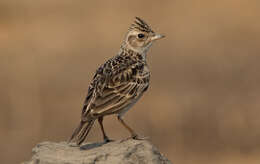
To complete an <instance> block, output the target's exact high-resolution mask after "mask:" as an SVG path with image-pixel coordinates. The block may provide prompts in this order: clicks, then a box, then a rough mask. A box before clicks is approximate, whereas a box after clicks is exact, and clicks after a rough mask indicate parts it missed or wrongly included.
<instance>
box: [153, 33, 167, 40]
mask: <svg viewBox="0 0 260 164" xmlns="http://www.w3.org/2000/svg"><path fill="white" fill-rule="evenodd" d="M164 37H165V36H164V35H161V34H155V35H154V36H153V37H152V38H151V40H152V41H154V40H158V39H162V38H164Z"/></svg>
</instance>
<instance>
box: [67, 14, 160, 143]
mask: <svg viewBox="0 0 260 164" xmlns="http://www.w3.org/2000/svg"><path fill="white" fill-rule="evenodd" d="M162 37H163V36H162V35H159V34H156V33H154V32H153V31H152V29H151V28H150V26H149V25H148V24H146V23H145V22H144V21H143V20H142V19H140V18H138V17H136V20H135V22H134V24H132V25H131V26H130V28H129V30H128V33H127V35H126V39H125V40H124V42H123V44H122V45H121V47H120V51H119V53H118V55H116V56H115V57H113V58H111V59H109V60H108V61H107V62H105V63H104V64H103V65H101V66H100V67H99V68H98V69H97V71H96V73H95V75H94V78H93V79H92V82H91V84H90V86H89V89H88V94H87V97H86V99H85V102H84V106H83V109H82V114H81V121H80V125H79V126H78V128H77V129H76V130H75V131H74V133H73V135H72V136H71V138H70V141H76V143H77V144H78V145H79V144H81V143H82V142H83V141H84V140H85V138H86V136H87V135H88V133H89V131H90V129H91V127H92V125H93V124H94V121H95V120H96V119H98V120H99V123H100V126H101V130H102V132H103V137H104V140H105V141H109V139H108V137H107V136H106V134H105V131H104V128H103V123H102V121H103V117H104V116H106V115H110V114H118V119H119V121H120V122H121V123H122V124H123V125H124V126H125V127H126V128H127V129H128V130H129V131H130V132H131V135H132V137H133V138H136V137H137V135H136V133H135V132H134V131H133V130H132V129H131V128H130V127H129V126H128V125H126V124H125V122H124V121H123V120H122V118H121V116H122V115H123V114H124V113H125V112H126V111H127V110H128V109H130V108H131V106H133V105H134V104H135V103H136V102H137V101H138V99H139V98H140V97H141V96H142V95H143V93H144V92H145V91H146V90H147V89H148V87H149V81H150V71H149V68H148V66H147V63H146V53H147V50H148V49H149V47H150V46H151V44H152V42H153V41H154V40H157V39H160V38H162Z"/></svg>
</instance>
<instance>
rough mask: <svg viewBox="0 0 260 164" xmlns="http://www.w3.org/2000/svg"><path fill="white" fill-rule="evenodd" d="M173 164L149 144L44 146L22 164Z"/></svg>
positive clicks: (134, 142) (117, 143)
mask: <svg viewBox="0 0 260 164" xmlns="http://www.w3.org/2000/svg"><path fill="white" fill-rule="evenodd" d="M146 163H149V164H170V163H171V162H170V161H169V160H168V159H167V158H165V157H164V156H162V155H161V153H160V152H159V151H158V149H157V148H155V146H153V145H152V144H151V143H150V142H149V141H147V140H132V139H129V140H124V141H114V142H109V143H106V144H104V143H86V144H85V145H82V146H81V147H77V146H75V145H73V144H68V143H66V142H60V143H55V142H42V143H40V144H37V145H36V147H35V148H33V156H32V159H31V160H30V161H28V162H24V163H23V164H146Z"/></svg>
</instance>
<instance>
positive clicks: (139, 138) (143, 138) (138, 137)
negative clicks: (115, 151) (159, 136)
mask: <svg viewBox="0 0 260 164" xmlns="http://www.w3.org/2000/svg"><path fill="white" fill-rule="evenodd" d="M129 139H134V140H147V139H149V137H140V136H138V135H137V134H135V135H132V136H131V137H127V138H125V139H123V140H121V141H120V142H125V141H127V140H129Z"/></svg>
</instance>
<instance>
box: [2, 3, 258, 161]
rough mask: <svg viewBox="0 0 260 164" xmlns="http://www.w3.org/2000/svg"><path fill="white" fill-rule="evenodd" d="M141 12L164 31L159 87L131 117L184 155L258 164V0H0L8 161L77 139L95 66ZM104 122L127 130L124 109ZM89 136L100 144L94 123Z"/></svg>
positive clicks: (157, 49)
mask: <svg viewBox="0 0 260 164" xmlns="http://www.w3.org/2000/svg"><path fill="white" fill-rule="evenodd" d="M135 16H140V17H142V18H143V19H145V20H146V21H147V22H148V23H149V24H151V26H152V27H153V29H154V30H155V31H157V32H159V33H162V34H165V35H166V36H167V37H166V38H165V39H163V40H161V41H158V42H157V43H155V44H154V45H153V47H152V48H151V50H150V53H149V54H148V56H149V57H148V63H149V64H150V68H151V71H152V79H151V87H150V90H149V92H147V93H146V95H145V96H144V97H143V98H142V101H140V102H139V103H138V104H137V105H136V106H134V108H133V109H132V110H130V111H129V112H128V113H127V114H126V116H125V120H126V121H127V122H128V123H129V124H130V125H131V126H132V127H134V129H136V131H137V132H138V133H139V134H141V135H144V136H149V137H150V140H151V142H153V143H154V144H155V145H156V146H157V147H158V148H159V149H160V150H161V152H162V153H163V154H165V155H166V156H167V157H168V158H169V159H170V160H171V161H172V162H173V163H176V164H177V163H179V164H190V163H193V164H194V163H196V164H204V163H205V164H206V163H211V164H233V163H236V164H244V163H247V164H259V163H260V128H259V124H260V119H259V114H260V111H259V107H260V101H259V96H260V88H259V83H260V75H259V69H260V65H259V61H260V54H259V52H260V46H259V41H260V21H259V17H260V1H258V0H218V1H214V0H197V1H193V0H174V1H172V0H164V1H151V0H150V1H148V0H143V1H138V0H131V1H120V0H115V1H113V2H109V1H87V0H74V1H71V0H62V1H58V0H38V1H33V0H12V1H8V0H1V1H0V70H1V71H0V87H1V90H0V91H1V92H0V107H1V110H0V112H1V113H0V145H1V146H0V152H1V153H0V161H1V163H19V162H21V161H24V160H28V159H29V158H30V155H31V149H32V147H33V146H35V144H36V143H39V142H42V141H46V140H50V141H64V140H67V139H68V137H70V135H71V134H72V131H73V130H74V128H75V127H76V125H77V124H78V122H79V117H80V112H81V105H82V103H83V100H84V98H85V95H86V91H87V88H88V84H89V82H90V79H91V78H92V76H93V73H94V71H95V70H96V68H97V67H98V66H99V65H100V64H102V63H103V62H104V61H105V60H107V59H108V58H110V57H111V56H113V55H115V54H116V53H117V51H118V50H119V46H120V44H121V42H122V40H123V38H124V35H125V33H126V31H127V29H128V27H129V25H130V24H131V23H132V21H133V19H134V17H135ZM105 128H106V131H107V133H108V134H109V136H110V137H111V138H113V139H121V138H125V137H127V136H129V134H128V132H127V131H126V130H125V129H124V128H123V127H122V126H121V125H120V124H119V123H118V122H117V120H116V119H115V116H109V117H107V118H106V119H105ZM88 141H91V142H96V141H102V135H101V132H100V129H99V127H98V125H97V124H96V125H95V127H94V128H93V129H92V131H91V133H90V135H89V137H88Z"/></svg>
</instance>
